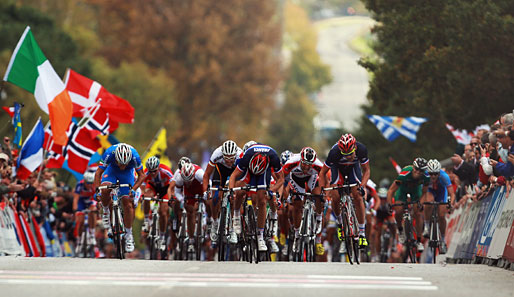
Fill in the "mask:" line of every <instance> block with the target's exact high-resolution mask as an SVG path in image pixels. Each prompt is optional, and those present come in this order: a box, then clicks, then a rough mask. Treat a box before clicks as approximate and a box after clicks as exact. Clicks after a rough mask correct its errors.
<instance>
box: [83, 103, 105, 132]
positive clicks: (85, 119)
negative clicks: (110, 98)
mask: <svg viewBox="0 0 514 297" xmlns="http://www.w3.org/2000/svg"><path fill="white" fill-rule="evenodd" d="M101 101H102V98H99V99H98V101H96V102H95V104H94V105H92V106H90V107H88V108H86V111H85V114H84V116H83V117H82V118H81V119H80V121H79V122H78V123H77V126H79V127H81V128H82V127H84V126H85V125H86V124H87V123H88V122H89V121H90V120H91V119H92V118H93V117H94V116H95V115H96V113H97V112H98V110H100V102H101ZM90 109H91V110H90Z"/></svg>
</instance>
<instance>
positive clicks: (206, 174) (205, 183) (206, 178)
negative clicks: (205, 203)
mask: <svg viewBox="0 0 514 297" xmlns="http://www.w3.org/2000/svg"><path fill="white" fill-rule="evenodd" d="M213 171H214V166H212V165H211V164H210V163H209V164H208V165H207V168H205V172H204V173H203V182H202V186H203V191H204V192H206V191H207V189H208V188H209V179H210V178H211V174H212V172H213Z"/></svg>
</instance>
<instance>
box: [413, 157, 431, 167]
mask: <svg viewBox="0 0 514 297" xmlns="http://www.w3.org/2000/svg"><path fill="white" fill-rule="evenodd" d="M427 163H428V162H427V160H425V158H421V157H418V158H416V159H414V162H412V166H414V168H416V169H419V170H426V169H427Z"/></svg>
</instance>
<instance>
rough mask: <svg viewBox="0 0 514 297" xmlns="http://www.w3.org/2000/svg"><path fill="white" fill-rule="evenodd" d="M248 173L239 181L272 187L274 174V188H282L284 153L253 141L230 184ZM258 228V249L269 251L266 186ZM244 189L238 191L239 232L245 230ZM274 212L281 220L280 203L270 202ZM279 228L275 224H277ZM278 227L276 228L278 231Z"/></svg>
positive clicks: (259, 199)
mask: <svg viewBox="0 0 514 297" xmlns="http://www.w3.org/2000/svg"><path fill="white" fill-rule="evenodd" d="M243 173H245V175H244V177H243V179H242V180H241V181H239V182H238V185H246V184H248V185H250V186H263V185H264V186H266V187H270V185H271V177H272V176H273V178H274V179H275V181H276V183H275V184H274V185H271V187H270V188H269V190H270V191H272V192H276V191H278V190H279V189H280V188H281V187H282V185H283V184H284V173H283V172H282V166H281V165H280V157H279V156H278V155H277V152H276V151H275V150H274V149H273V148H271V147H270V146H267V145H263V144H253V145H251V146H249V147H248V148H247V150H246V151H245V153H244V155H243V156H242V157H241V158H240V159H239V163H238V165H237V167H236V170H234V172H233V173H232V175H231V176H230V180H229V188H234V187H235V186H236V180H237V179H239V177H240V176H242V175H243ZM256 195H257V228H258V229H259V230H258V236H257V243H258V250H259V251H267V250H268V247H267V246H266V242H265V241H264V225H265V223H266V199H267V193H266V190H265V189H259V190H257V193H256ZM243 197H244V193H243V191H238V192H237V193H236V201H235V203H234V204H235V205H234V218H233V222H234V223H233V227H234V231H235V232H236V233H238V234H239V233H241V205H242V203H243ZM269 206H270V210H271V213H270V216H271V219H272V220H275V221H276V220H277V205H276V204H275V203H273V202H272V203H269ZM274 229H275V228H274ZM275 231H276V230H274V232H275ZM272 242H273V243H271V242H270V244H271V247H272V252H278V246H276V243H275V242H274V241H272Z"/></svg>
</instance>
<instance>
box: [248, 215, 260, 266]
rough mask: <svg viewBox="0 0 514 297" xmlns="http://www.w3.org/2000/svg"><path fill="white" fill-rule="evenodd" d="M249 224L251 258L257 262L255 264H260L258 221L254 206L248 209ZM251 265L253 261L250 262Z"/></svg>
mask: <svg viewBox="0 0 514 297" xmlns="http://www.w3.org/2000/svg"><path fill="white" fill-rule="evenodd" d="M248 224H249V226H248V227H249V231H250V232H249V233H250V238H249V239H250V246H251V254H250V258H251V259H252V258H253V260H254V261H255V264H257V263H259V249H258V248H257V221H256V220H255V212H254V210H253V207H252V206H249V207H248ZM250 263H251V260H250Z"/></svg>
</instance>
